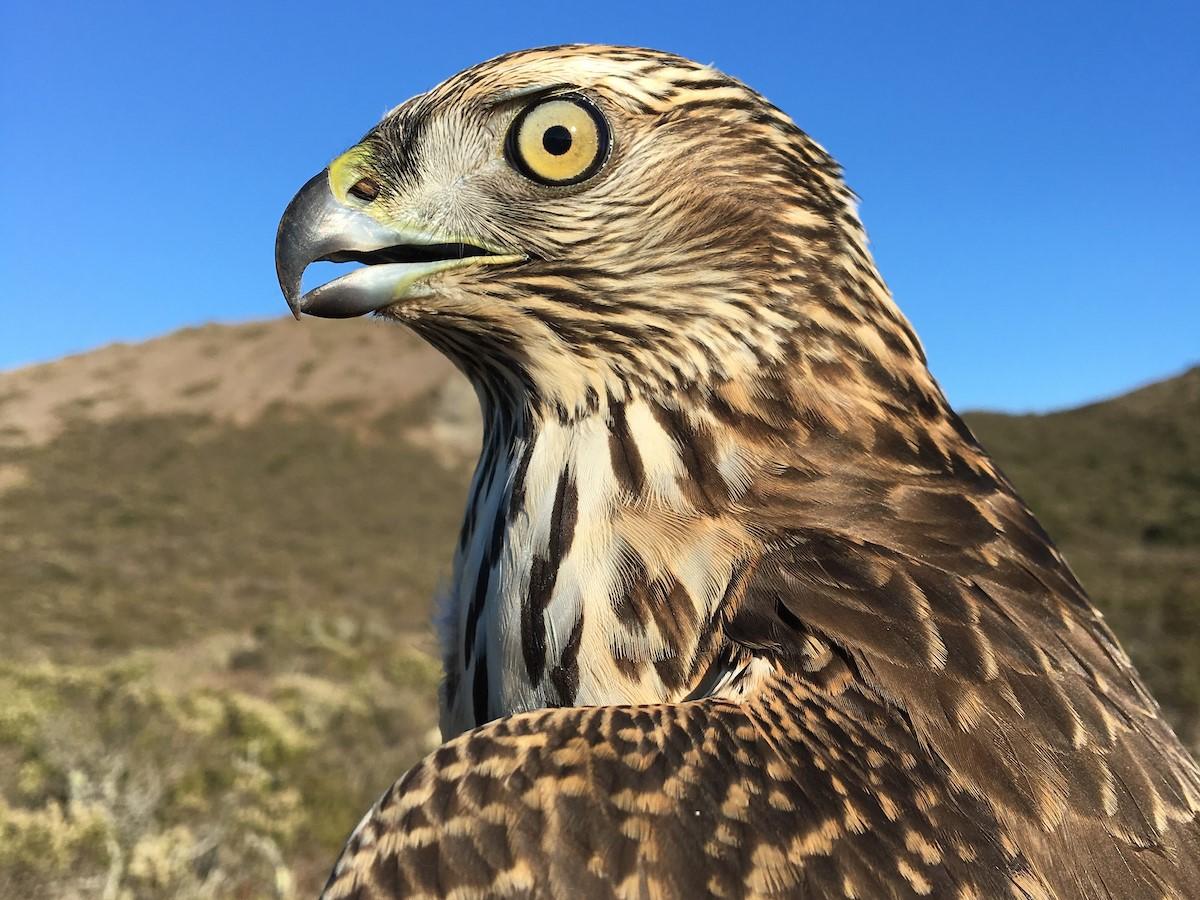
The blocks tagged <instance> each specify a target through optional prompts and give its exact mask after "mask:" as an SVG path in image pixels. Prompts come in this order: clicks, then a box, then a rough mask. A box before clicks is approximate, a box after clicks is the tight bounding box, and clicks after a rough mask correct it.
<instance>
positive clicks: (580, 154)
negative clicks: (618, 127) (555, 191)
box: [516, 100, 602, 183]
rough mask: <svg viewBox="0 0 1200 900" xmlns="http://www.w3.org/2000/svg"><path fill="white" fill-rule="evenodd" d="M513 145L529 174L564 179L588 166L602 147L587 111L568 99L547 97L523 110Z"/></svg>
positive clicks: (575, 177)
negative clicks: (547, 98) (545, 100)
mask: <svg viewBox="0 0 1200 900" xmlns="http://www.w3.org/2000/svg"><path fill="white" fill-rule="evenodd" d="M516 149H517V152H518V153H520V155H521V161H522V162H523V163H524V164H525V166H526V167H527V168H528V169H529V171H530V172H531V173H532V174H533V175H535V176H536V177H538V178H540V179H543V180H544V181H547V182H551V183H564V182H570V181H573V180H575V179H577V178H579V176H580V175H582V174H583V173H585V172H586V171H587V170H588V169H589V168H591V167H592V166H593V165H594V164H595V163H596V158H597V156H599V154H600V152H601V150H602V147H601V140H600V132H599V127H598V126H597V124H596V120H595V119H594V118H593V117H592V115H591V113H589V112H588V111H587V110H586V109H584V108H583V107H582V106H580V105H579V104H578V103H572V102H571V101H569V100H549V101H547V102H545V103H541V104H539V105H537V106H535V107H534V108H533V109H531V110H529V112H527V113H526V114H525V116H524V118H523V119H522V121H521V123H520V131H519V132H518V134H517V141H516Z"/></svg>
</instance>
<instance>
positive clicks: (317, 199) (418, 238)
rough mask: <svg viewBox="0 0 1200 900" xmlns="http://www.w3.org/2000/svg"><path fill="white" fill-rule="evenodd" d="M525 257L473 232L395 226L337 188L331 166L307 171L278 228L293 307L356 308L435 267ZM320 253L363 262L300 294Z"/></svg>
mask: <svg viewBox="0 0 1200 900" xmlns="http://www.w3.org/2000/svg"><path fill="white" fill-rule="evenodd" d="M524 259H525V257H524V256H521V255H520V254H514V253H511V252H506V251H504V250H501V249H499V248H496V247H491V246H488V245H485V244H482V243H480V242H478V241H475V240H474V239H468V240H463V239H461V238H458V237H449V236H446V235H438V234H435V233H432V232H429V231H424V230H421V229H420V228H410V227H404V226H400V227H392V226H389V225H387V224H385V223H382V222H380V221H379V220H377V219H375V218H374V217H373V216H371V215H369V214H368V213H367V212H366V211H365V210H364V209H363V208H362V207H359V206H353V205H351V202H350V201H347V202H343V201H340V200H338V199H337V197H335V196H334V193H333V190H332V188H331V186H330V180H329V169H325V170H323V171H322V172H320V173H319V174H318V175H316V176H314V177H313V178H311V179H309V181H308V183H307V184H305V185H304V187H302V188H301V189H300V193H298V194H296V196H295V197H294V198H293V199H292V202H291V203H289V204H288V207H287V209H286V210H284V213H283V218H282V219H280V221H279V231H278V232H277V234H276V236H275V273H276V275H278V276H279V286H280V288H282V289H283V296H284V297H285V298H287V302H288V306H290V307H291V310H292V314H293V315H294V316H295V317H296V318H297V319H299V318H300V314H301V313H308V314H309V315H312V316H322V317H325V318H330V319H345V318H350V317H352V316H361V315H365V314H366V313H369V312H374V311H375V310H378V309H383V308H384V307H387V306H391V305H392V304H394V303H398V302H400V301H401V300H404V299H405V298H406V297H407V296H410V294H411V293H412V292H413V289H414V286H415V285H417V284H418V283H420V282H421V281H423V280H424V279H426V278H428V277H430V276H431V275H435V274H437V273H439V272H445V271H448V270H450V269H457V268H461V267H463V266H469V265H499V264H504V263H516V262H521V261H523V260H524ZM318 261H331V262H360V263H365V266H364V267H363V268H360V269H355V270H354V271H352V272H350V273H349V274H347V275H343V276H342V277H340V278H336V279H334V280H333V281H330V282H327V283H326V284H323V285H320V286H319V287H316V288H313V289H312V290H311V291H309V292H308V293H306V294H304V295H301V293H300V280H301V278H302V277H303V276H304V270H305V269H307V268H308V266H309V265H310V264H311V263H314V262H318Z"/></svg>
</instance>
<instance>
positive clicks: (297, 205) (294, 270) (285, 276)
mask: <svg viewBox="0 0 1200 900" xmlns="http://www.w3.org/2000/svg"><path fill="white" fill-rule="evenodd" d="M327 191H328V170H323V171H321V172H319V173H318V174H316V175H314V176H313V177H312V178H310V179H309V180H308V182H307V183H305V185H304V186H303V187H302V188H300V190H299V192H298V193H297V194H296V196H295V197H293V198H292V201H291V203H289V204H288V206H287V209H285V210H284V212H283V217H282V218H281V219H280V221H279V228H278V229H277V230H276V232H275V275H276V277H277V278H278V279H279V287H280V290H282V291H283V297H284V299H285V300H287V304H288V307H289V308H290V309H291V311H292V315H293V316H295V317H296V319H297V320H299V319H300V316H301V313H302V312H303V311H304V310H303V304H302V302H301V301H302V298H301V288H300V280H301V278H302V277H303V276H304V270H305V269H307V268H308V265H309V263H311V262H314V261H315V259H317V258H319V256H320V252H319V248H318V244H319V240H320V239H319V236H318V234H317V232H316V228H317V222H316V221H315V220H316V219H317V218H318V216H316V215H314V214H315V213H316V211H317V210H319V208H320V206H321V203H322V202H323V201H324V200H325V198H326V193H327Z"/></svg>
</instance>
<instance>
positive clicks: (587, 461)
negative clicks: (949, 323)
mask: <svg viewBox="0 0 1200 900" xmlns="http://www.w3.org/2000/svg"><path fill="white" fill-rule="evenodd" d="M547 103H557V104H558V105H557V106H553V107H542V106H541V104H547ZM534 109H537V110H538V114H537V115H533V114H532V111H533V110H534ZM555 116H559V117H561V119H562V120H561V122H559V120H558V119H556V118H554V117H555ZM526 122H534V123H537V127H538V128H544V129H547V130H545V131H544V133H543V132H538V133H536V134H534V135H533V137H532V138H530V137H529V135H528V134H525V133H523V132H521V131H520V129H522V128H523V127H524V125H523V123H526ZM555 122H559V124H558V125H556V126H554V127H556V128H561V130H556V131H553V132H552V131H551V130H549V129H550V128H551V125H552V124H553V123H555ZM593 122H596V123H599V124H598V125H595V126H593V125H592V124H589V123H593ZM547 123H550V124H547ZM593 127H598V128H601V129H605V128H606V129H607V133H605V132H603V131H602V132H601V133H600V136H599V138H595V137H594V136H593V135H592V134H591V132H590V131H589V129H591V128H593ZM568 133H569V134H568ZM564 135H566V136H564ZM539 138H540V140H539ZM605 138H607V142H606V141H605ZM573 141H574V142H576V143H572V142H573ZM588 141H591V143H587V142H588ZM590 147H594V148H595V152H594V153H590V151H589V149H588V148H590ZM564 148H570V149H569V151H568V150H567V149H564ZM543 151H544V153H543ZM514 153H521V154H525V153H529V154H534V155H539V154H542V155H544V159H543V158H541V157H540V156H539V157H538V158H536V159H529V158H526V157H525V156H522V157H521V158H520V159H514V158H513V154H514ZM572 154H577V155H580V160H581V161H580V162H579V163H578V168H577V169H572V168H571V166H572V165H575V156H573V155H572ZM589 154H590V155H589ZM576 171H577V172H579V173H580V175H579V180H577V181H575V182H572V177H571V176H572V173H573V172H576ZM551 176H552V177H551ZM539 179H540V180H539ZM543 181H547V182H553V183H543ZM277 254H278V255H277V259H278V262H279V270H280V279H281V284H283V286H284V289H285V293H286V294H287V295H288V299H289V302H291V303H292V305H293V308H294V309H296V310H297V311H300V310H304V311H310V312H313V313H315V314H320V315H348V314H358V313H362V312H366V311H378V312H379V314H381V315H382V316H384V317H387V318H390V319H395V320H398V321H401V322H404V323H405V324H408V325H409V326H410V327H412V328H413V329H415V330H416V331H418V332H419V333H421V334H422V335H423V336H425V337H426V338H427V339H428V340H429V341H430V342H431V343H433V344H434V345H435V346H437V347H439V348H440V349H441V350H442V351H443V352H445V353H446V354H447V355H448V356H449V357H450V358H451V359H453V360H454V361H455V362H456V363H457V364H458V365H459V366H460V367H461V368H462V369H463V371H464V372H465V373H466V374H467V375H468V377H469V378H470V379H471V380H472V382H473V383H474V384H475V386H476V389H477V391H478V393H479V397H480V403H481V406H482V410H483V415H484V421H485V439H484V445H483V448H482V451H481V456H480V461H479V465H478V468H477V470H476V473H475V478H474V481H473V483H472V487H471V492H470V497H469V500H468V504H467V510H466V514H465V518H464V524H463V530H462V535H461V539H460V541H459V544H458V547H457V550H456V554H455V561H454V578H453V583H452V586H451V588H450V590H449V592H448V595H447V597H446V598H445V600H444V603H443V604H442V610H441V616H440V618H441V626H442V628H441V630H442V636H443V645H444V654H445V664H446V681H445V684H444V688H443V696H442V729H443V734H444V737H445V738H446V739H447V742H446V743H445V744H444V745H443V746H442V747H441V748H440V749H439V750H437V751H436V752H434V753H433V754H432V755H430V756H429V757H427V758H426V759H425V760H423V761H422V762H420V763H419V764H418V765H417V766H415V767H414V768H413V769H412V770H410V771H409V772H408V773H407V774H406V775H405V776H404V777H403V778H402V779H401V780H400V781H399V782H397V783H396V785H395V786H393V787H392V788H391V789H390V790H389V791H388V792H387V793H386V794H385V795H384V796H383V798H382V799H381V800H380V801H379V803H378V804H377V805H376V807H375V808H374V809H372V810H371V811H370V812H369V813H368V814H367V816H366V818H365V819H364V820H363V822H362V823H361V824H360V825H359V826H358V828H357V829H356V830H355V832H354V834H353V835H352V836H351V838H350V840H349V843H348V844H347V847H346V850H345V851H344V853H343V855H342V857H341V859H340V860H339V861H338V863H337V866H336V868H335V870H334V872H333V874H332V876H331V878H330V881H329V884H328V886H327V888H326V892H325V896H326V897H328V898H350V897H356V898H364V900H365V898H377V897H417V896H456V897H482V896H542V897H551V896H610V895H611V896H618V897H695V896H702V895H705V894H710V895H713V896H723V897H741V896H755V897H860V898H866V897H872V898H873V897H910V896H938V897H963V898H967V897H976V898H992V897H1005V896H1007V897H1026V898H1043V897H1047V898H1048V897H1061V898H1085V897H1086V898H1091V897H1114V898H1115V897H1172V898H1184V897H1191V896H1200V822H1198V820H1197V816H1198V814H1200V770H1198V768H1197V766H1196V763H1195V762H1194V761H1193V760H1192V759H1191V758H1190V757H1189V756H1188V754H1187V752H1186V751H1185V750H1184V749H1183V747H1182V746H1181V745H1180V744H1179V742H1178V741H1177V739H1176V738H1175V736H1174V735H1173V734H1172V732H1171V730H1170V728H1169V727H1168V726H1167V725H1166V724H1165V722H1164V721H1163V720H1162V718H1161V716H1160V714H1159V711H1158V708H1157V706H1156V704H1155V703H1154V701H1153V700H1152V699H1151V698H1150V697H1149V695H1148V694H1147V693H1146V690H1145V688H1144V687H1143V685H1142V683H1141V681H1140V680H1139V678H1138V676H1137V674H1136V672H1134V670H1133V669H1132V667H1131V665H1130V663H1129V661H1128V659H1127V657H1126V656H1125V654H1124V653H1123V651H1122V650H1121V648H1120V646H1119V645H1118V644H1117V642H1116V640H1115V638H1114V637H1113V636H1112V634H1111V632H1110V631H1109V630H1108V628H1107V627H1106V626H1105V624H1104V622H1103V620H1102V618H1101V616H1100V615H1099V613H1098V612H1097V611H1096V610H1095V609H1094V608H1093V607H1092V605H1091V604H1090V602H1089V601H1088V599H1087V596H1086V594H1085V593H1084V591H1083V589H1082V588H1081V587H1080V585H1079V584H1078V582H1077V581H1076V580H1075V578H1074V576H1073V575H1072V573H1071V571H1070V569H1069V567H1068V566H1067V564H1066V562H1065V561H1064V560H1063V558H1062V557H1061V555H1060V554H1059V553H1058V551H1057V550H1056V549H1055V548H1054V545H1053V544H1052V543H1051V541H1050V539H1049V538H1048V537H1047V536H1046V534H1045V533H1044V532H1043V531H1042V529H1041V528H1040V526H1039V525H1038V523H1037V522H1036V521H1035V520H1034V518H1033V516H1032V515H1031V514H1030V512H1029V511H1028V509H1027V508H1026V507H1025V505H1024V504H1023V503H1022V502H1021V500H1020V498H1019V497H1018V496H1017V495H1016V493H1015V491H1014V490H1013V488H1012V485H1010V484H1009V483H1008V481H1007V480H1006V479H1005V478H1004V476H1003V475H1002V474H1001V473H1000V472H999V471H998V470H997V469H996V467H995V465H994V464H993V463H992V462H991V460H990V459H989V458H988V456H987V455H986V453H984V451H983V450H982V449H981V448H980V447H979V446H978V444H977V443H976V442H975V440H974V438H973V437H972V436H971V434H970V432H969V431H968V430H967V428H966V427H965V426H964V425H963V423H962V422H961V420H960V419H959V418H958V417H957V416H956V415H955V414H954V412H953V411H952V410H951V409H950V408H949V406H948V405H947V403H946V401H945V398H944V397H943V395H942V393H941V390H940V389H939V388H938V386H937V384H936V383H935V381H934V380H933V378H932V376H931V375H930V374H929V372H928V369H927V368H926V365H925V359H924V355H923V353H922V351H921V348H920V345H919V343H918V341H917V339H916V337H915V335H914V334H913V332H912V330H911V328H910V327H909V325H908V323H907V322H906V321H905V320H904V318H903V316H902V315H901V314H900V312H899V311H898V310H897V308H896V307H895V305H894V304H893V302H892V299H891V297H890V295H889V294H888V291H887V289H886V287H885V286H884V283H883V281H882V279H881V278H880V277H879V275H878V274H877V272H876V270H875V266H874V263H873V261H872V259H871V257H870V255H869V253H868V251H867V247H866V237H865V234H864V232H863V229H862V226H861V224H860V222H859V220H858V217H857V214H856V212H855V207H854V202H853V196H852V195H851V193H850V191H849V190H848V189H847V188H846V187H845V185H844V184H843V182H842V180H841V174H840V170H839V169H838V167H837V165H836V164H835V163H834V162H833V160H832V159H830V157H829V156H828V155H827V154H826V153H825V152H824V151H823V150H822V149H821V148H820V147H819V146H817V145H816V144H815V143H814V142H813V141H812V140H811V139H809V138H808V137H807V136H806V135H805V134H804V133H803V132H801V131H800V130H799V129H797V128H796V127H795V125H794V124H793V123H792V122H791V120H790V119H788V117H787V116H786V115H784V114H783V113H782V112H780V111H779V110H778V109H776V108H775V107H773V106H771V105H770V104H769V103H768V102H767V101H766V100H765V99H763V98H762V97H760V96H759V95H757V94H756V93H754V92H753V91H751V90H750V89H748V88H746V87H745V86H744V85H742V84H740V83H738V82H736V81H734V80H733V79H730V78H728V77H727V76H725V75H723V74H721V73H719V72H717V71H716V70H714V69H711V68H709V67H706V66H701V65H698V64H696V63H692V62H689V61H687V60H684V59H680V58H678V57H675V56H670V55H668V54H663V53H658V52H655V51H649V50H638V49H629V48H615V47H594V46H573V47H555V48H547V49H544V50H533V51H526V52H521V53H515V54H510V55H508V56H504V57H500V58H498V59H495V60H492V61H490V62H487V63H483V64H481V65H479V66H476V67H474V68H472V69H469V70H467V71H466V72H463V73H461V74H459V75H457V76H455V77H453V78H451V79H450V80H449V81H447V82H445V83H444V84H442V85H441V86H439V87H437V88H435V89H433V90H432V91H430V92H429V93H427V94H424V95H421V96H419V97H416V98H414V99H412V100H410V101H408V102H407V103H405V104H403V105H401V106H399V107H397V108H396V109H395V110H393V111H392V112H391V113H389V114H388V116H387V117H385V119H384V120H383V121H382V122H381V123H380V124H379V125H378V126H376V128H374V129H373V130H372V131H371V132H370V133H369V134H368V135H367V136H366V137H365V138H364V139H363V141H362V142H360V144H359V145H356V147H355V148H353V149H352V150H351V151H349V152H348V153H347V154H345V155H344V156H343V157H339V159H338V160H336V161H335V162H334V163H333V164H332V165H331V167H330V169H329V170H328V174H327V175H326V174H324V173H323V174H322V175H321V176H318V178H316V179H314V180H313V181H312V182H310V184H309V185H307V186H306V187H305V188H304V190H303V191H302V193H301V194H300V195H298V197H297V199H296V201H293V205H292V206H291V207H289V210H288V212H287V213H286V214H285V218H284V222H283V223H282V224H281V228H280V238H279V245H278V249H277ZM459 257H465V258H466V261H465V262H461V261H460V260H459ZM317 258H334V259H360V260H362V261H365V262H369V263H374V264H376V265H373V266H371V267H370V271H369V272H368V273H367V275H365V276H363V275H355V276H352V277H351V276H348V277H347V279H343V280H340V281H339V282H334V283H332V284H331V285H329V286H326V287H323V288H320V289H318V290H317V291H314V292H310V293H309V294H306V295H304V297H301V296H299V278H300V273H301V272H302V271H303V268H304V266H305V265H306V264H307V263H308V262H310V261H312V260H314V259H317ZM429 260H434V261H435V262H434V263H429V262H428V261H429ZM421 266H424V267H425V268H420V267H421ZM435 269H436V270H435ZM360 271H362V270H360ZM368 279H383V280H385V281H386V285H384V286H383V287H379V286H378V284H381V283H383V282H378V283H377V282H375V281H370V282H368ZM364 285H365V286H364ZM377 389H386V386H378V387H377Z"/></svg>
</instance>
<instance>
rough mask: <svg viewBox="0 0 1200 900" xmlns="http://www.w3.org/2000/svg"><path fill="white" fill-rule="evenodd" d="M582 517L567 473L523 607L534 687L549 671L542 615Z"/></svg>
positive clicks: (527, 659) (528, 664)
mask: <svg viewBox="0 0 1200 900" xmlns="http://www.w3.org/2000/svg"><path fill="white" fill-rule="evenodd" d="M578 514H579V489H578V488H577V487H576V486H575V481H574V479H572V478H571V475H570V473H569V472H568V471H567V470H566V469H564V470H563V472H562V474H561V475H559V478H558V488H557V490H556V491H555V494H554V509H553V511H552V512H551V514H550V543H549V546H548V547H547V548H546V554H545V555H544V556H543V555H541V554H538V555H537V556H535V557H534V559H533V563H532V565H531V566H530V572H529V595H528V596H527V597H526V598H525V602H524V603H523V604H522V605H521V652H522V653H523V655H524V657H525V668H526V670H527V671H528V672H529V677H530V679H531V681H532V682H533V683H534V684H537V683H538V682H539V681H541V679H542V674H543V673H544V672H545V671H546V623H545V621H544V620H543V618H542V614H543V613H544V612H545V610H546V606H547V604H549V602H550V597H551V595H553V593H554V584H555V581H556V580H557V579H558V569H559V567H560V566H561V565H562V561H563V558H564V557H566V555H567V553H568V552H569V551H570V549H571V541H572V540H573V539H574V538H575V523H576V519H577V518H578Z"/></svg>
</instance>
